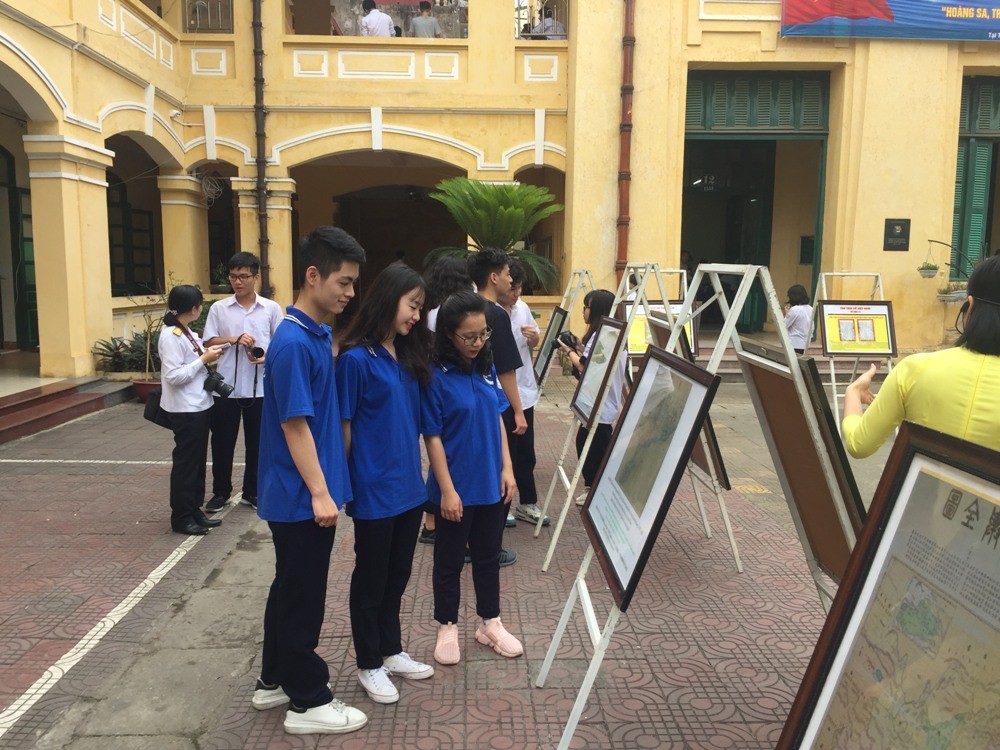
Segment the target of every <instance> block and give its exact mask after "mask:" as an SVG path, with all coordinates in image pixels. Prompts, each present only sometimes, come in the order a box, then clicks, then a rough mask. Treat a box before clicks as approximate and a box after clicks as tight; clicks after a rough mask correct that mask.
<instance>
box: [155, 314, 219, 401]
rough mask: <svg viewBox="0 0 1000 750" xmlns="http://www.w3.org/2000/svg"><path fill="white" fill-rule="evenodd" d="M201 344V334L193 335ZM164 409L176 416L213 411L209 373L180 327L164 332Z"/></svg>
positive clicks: (171, 327)
mask: <svg viewBox="0 0 1000 750" xmlns="http://www.w3.org/2000/svg"><path fill="white" fill-rule="evenodd" d="M191 335H192V336H194V340H195V341H197V342H198V344H199V345H200V344H201V339H199V338H198V334H196V333H195V332H194V331H191ZM158 347H159V350H160V387H161V388H162V389H163V395H162V396H161V397H160V408H162V409H163V410H164V411H169V412H172V413H177V412H198V411H205V410H206V409H211V408H212V394H211V393H209V392H208V391H206V390H205V377H206V376H207V375H208V371H207V370H206V369H205V364H204V363H203V362H202V361H201V359H200V358H199V356H200V355H199V354H195V352H194V347H193V346H192V344H191V342H190V341H189V340H188V337H187V336H185V335H184V332H183V331H182V330H181V329H180V328H177V327H176V326H164V327H163V328H162V329H161V330H160V341H159V344H158Z"/></svg>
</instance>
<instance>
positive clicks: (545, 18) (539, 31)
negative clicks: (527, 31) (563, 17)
mask: <svg viewBox="0 0 1000 750" xmlns="http://www.w3.org/2000/svg"><path fill="white" fill-rule="evenodd" d="M531 33H532V34H534V35H535V36H545V37H548V38H549V39H565V38H566V27H565V26H563V25H562V24H561V23H559V21H557V20H556V19H554V18H553V17H552V9H551V8H546V9H545V12H544V13H543V15H542V19H541V21H540V22H539V24H538V25H537V26H535V28H533V29H532V30H531Z"/></svg>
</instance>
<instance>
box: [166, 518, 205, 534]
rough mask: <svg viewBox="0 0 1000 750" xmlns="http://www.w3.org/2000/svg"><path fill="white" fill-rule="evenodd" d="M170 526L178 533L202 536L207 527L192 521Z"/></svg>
mask: <svg viewBox="0 0 1000 750" xmlns="http://www.w3.org/2000/svg"><path fill="white" fill-rule="evenodd" d="M171 528H172V529H173V530H174V531H175V532H176V533H178V534H188V535H189V536H204V535H205V534H207V533H208V529H206V528H205V527H204V526H199V525H198V524H197V523H195V522H194V521H188V522H187V523H186V524H184V525H182V526H171Z"/></svg>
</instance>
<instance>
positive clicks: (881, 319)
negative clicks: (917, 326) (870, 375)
mask: <svg viewBox="0 0 1000 750" xmlns="http://www.w3.org/2000/svg"><path fill="white" fill-rule="evenodd" d="M819 320H820V331H821V334H822V339H823V354H824V355H825V356H827V357H838V356H840V357H845V356H846V357H858V356H868V357H871V356H877V357H895V356H896V332H895V329H894V328H893V322H892V303H891V302H885V301H879V300H877V301H862V302H852V301H844V300H820V301H819Z"/></svg>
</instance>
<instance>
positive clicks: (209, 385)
mask: <svg viewBox="0 0 1000 750" xmlns="http://www.w3.org/2000/svg"><path fill="white" fill-rule="evenodd" d="M205 390H206V391H209V392H211V393H215V394H216V395H218V396H222V398H228V397H229V394H231V393H232V392H233V391H234V390H235V389H234V388H233V387H232V386H231V385H229V383H227V382H226V381H225V380H224V379H223V377H222V376H221V375H220V374H219V373H217V372H215V371H214V370H213V371H212V372H210V373H208V375H206V376H205Z"/></svg>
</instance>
